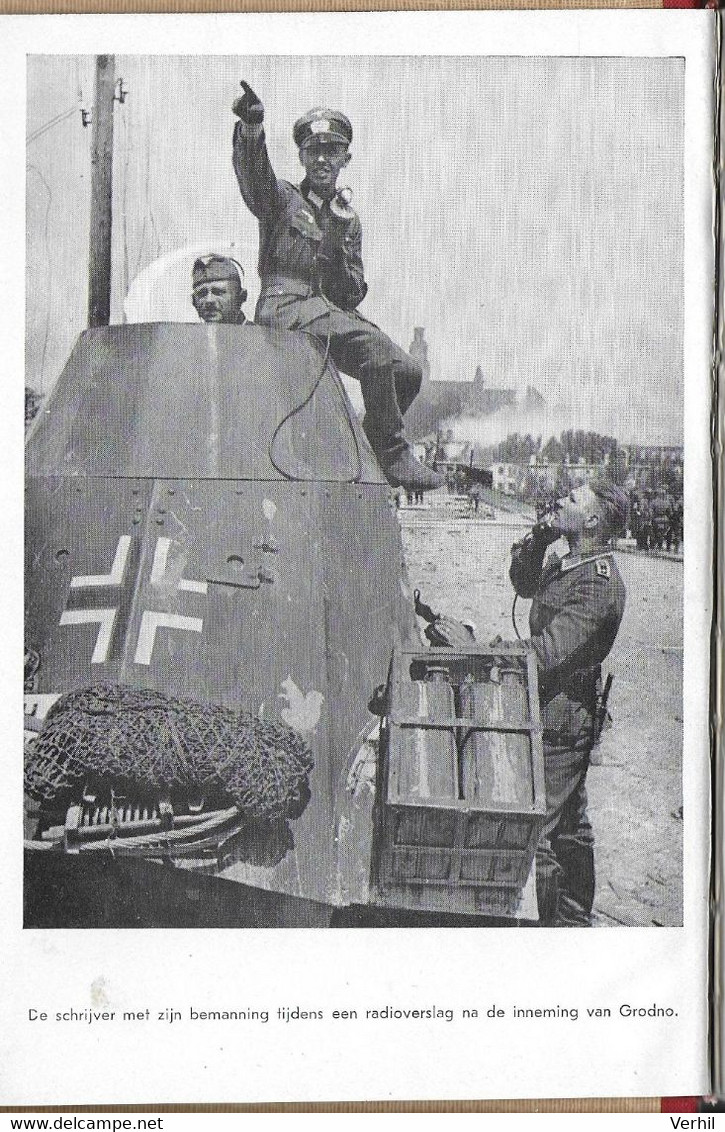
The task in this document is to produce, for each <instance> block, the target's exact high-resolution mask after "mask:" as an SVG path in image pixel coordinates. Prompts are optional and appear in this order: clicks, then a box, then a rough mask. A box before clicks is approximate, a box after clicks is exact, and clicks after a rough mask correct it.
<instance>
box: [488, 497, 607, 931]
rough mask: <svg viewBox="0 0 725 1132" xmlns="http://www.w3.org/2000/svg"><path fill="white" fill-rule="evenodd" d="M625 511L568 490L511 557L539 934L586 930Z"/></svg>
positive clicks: (600, 500) (592, 895) (514, 549)
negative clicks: (534, 671)
mask: <svg viewBox="0 0 725 1132" xmlns="http://www.w3.org/2000/svg"><path fill="white" fill-rule="evenodd" d="M627 503H628V501H627V496H626V494H625V492H623V491H622V490H621V488H618V487H615V486H614V485H613V484H611V483H608V482H603V481H602V482H597V481H595V482H593V483H591V484H585V485H584V486H582V487H577V488H575V489H574V490H573V491H572V492H570V493H569V495H568V496H566V497H564V498H563V499H560V500H559V501H558V502H557V504H556V506H555V509H554V511H553V513H552V514H551V515H550V516H549V517H548V519H547V520H546V521H544V522H542V523H539V524H537V525H536V526H535V527H534V529H533V530H532V532H531V533H530V534H529V535H528V536H527V537H526V538H525V539H524V540H523V542H520V543H516V544H515V545H514V547H513V550H512V560H511V569H510V578H511V581H512V583H513V586H514V589H515V590H516V592H517V594H520V595H521V596H522V597H527V598H532V599H533V600H532V605H531V612H530V614H529V628H530V634H531V635H530V638H529V644H530V645H531V647H532V648H533V650H534V652H535V653H536V659H537V662H538V672H539V696H540V701H541V715H542V726H543V731H544V779H545V784H546V808H547V814H546V822H545V825H544V829H543V831H542V835H541V839H540V841H539V846H538V849H537V852H536V880H537V897H538V902H539V919H540V922H541V924H542V925H543V926H556V927H568V926H571V927H574V926H582V927H584V926H588V925H589V924H590V917H591V911H592V906H593V902H594V846H593V838H592V830H591V826H590V824H589V821H588V818H587V812H586V806H587V796H586V787H585V779H586V774H587V769H588V767H589V758H590V755H591V751H592V747H593V746H594V744H595V742H596V741H597V739H598V732H599V730H600V727H601V724H602V722H603V720H602V707H601V703H600V694H601V669H600V665H601V663H602V661H603V660H604V658H605V657H606V656H607V654H608V653H609V651H610V649H611V648H612V645H613V644H614V640H615V637H616V635H617V631H618V629H619V626H620V623H621V620H622V615H623V613H624V602H625V588H624V582H623V581H622V578H621V576H620V574H619V570H618V569H617V565H616V562H615V561H614V557H613V555H612V552H611V550H609V549H608V547H607V543H608V541H609V539H610V538H611V537H612V536H613V535H614V534H616V533H617V532H618V530H620V529H621V528H623V527H624V524H625V522H626V519H627ZM562 535H563V536H564V537H565V538H566V540H567V542H568V544H569V553H568V554H567V555H566V556H565V557H563V558H559V557H557V556H553V557H551V558H550V559H549V561H548V562H547V563H546V565H544V557H545V555H546V550H547V547H548V546H549V545H550V544H551V543H552V542H554V541H556V540H557V539H558V538H560V537H561V536H562Z"/></svg>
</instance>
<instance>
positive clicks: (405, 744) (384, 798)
mask: <svg viewBox="0 0 725 1132" xmlns="http://www.w3.org/2000/svg"><path fill="white" fill-rule="evenodd" d="M440 669H443V670H445V673H446V674H447V683H448V687H449V689H450V695H449V696H448V703H449V705H450V707H449V708H448V710H441V705H442V704H444V703H445V702H446V697H445V695H444V694H443V692H442V687H441V686H442V683H443V680H442V678H441V677H440V675H439V676H436V675H435V673H436V670H440ZM431 673H433V675H431ZM431 685H433V686H434V688H433V692H432V693H431ZM421 688H424V689H426V691H425V692H424V693H423V692H421ZM431 707H432V710H431ZM451 751H453V756H452V755H451ZM381 758H382V774H381V775H380V776H379V779H378V781H379V788H378V814H377V822H376V835H377V837H376V839H377V854H376V860H377V880H378V883H379V885H380V886H381V888H382V889H383V890H385V888H386V887H387V888H396V889H399V888H400V887H401V886H403V887H407V886H412V887H414V888H415V889H416V890H417V902H418V903H420V892H421V890H424V889H426V888H427V889H428V891H429V892H430V896H431V898H432V899H431V904H435V905H436V906H438V907H440V903H441V891H440V890H441V889H448V890H449V894H450V895H449V898H448V904H449V906H450V907H451V909H452V910H455V904H456V896H455V893H456V892H459V893H460V896H461V897H463V895H464V891H465V893H466V894H467V895H468V896H469V897H470V898H472V899H473V902H474V904H475V907H476V908H477V909H478V910H479V911H483V912H490V914H492V915H507V914H513V913H514V912H515V910H516V907H517V906H518V902H519V900H520V897H521V892H522V889H523V887H524V885H525V884H526V881H527V879H528V877H529V873H530V871H531V865H532V862H533V858H534V853H535V850H536V845H537V842H538V839H539V834H540V831H541V828H542V826H543V823H544V817H545V813H546V800H545V790H544V762H543V752H542V741H541V722H540V716H539V698H538V686H537V676H536V662H535V657H534V655H533V653H532V652H531V650H530V649H527V648H525V647H524V646H513V645H511V646H508V647H502V648H501V649H498V650H493V649H492V648H491V647H490V646H489V647H487V649H485V650H483V649H478V648H472V649H470V650H467V651H454V650H452V649H432V648H431V649H425V650H420V651H408V650H400V651H396V652H395V653H394V655H393V660H392V664H391V669H390V676H389V685H388V709H387V716H386V719H385V726H384V742H383V743H382V744H381ZM433 889H436V890H437V891H436V892H435V894H434V893H433V892H432V891H431V890H433ZM470 902H471V901H470V899H469V900H468V904H469V905H470Z"/></svg>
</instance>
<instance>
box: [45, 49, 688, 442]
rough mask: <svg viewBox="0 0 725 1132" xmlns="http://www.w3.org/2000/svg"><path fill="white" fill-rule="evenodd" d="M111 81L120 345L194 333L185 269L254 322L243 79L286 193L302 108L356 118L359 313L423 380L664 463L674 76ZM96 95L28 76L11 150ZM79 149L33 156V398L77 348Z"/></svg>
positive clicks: (419, 70)
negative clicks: (523, 410)
mask: <svg viewBox="0 0 725 1132" xmlns="http://www.w3.org/2000/svg"><path fill="white" fill-rule="evenodd" d="M240 49H243V45H241V44H240ZM116 69H117V74H119V75H121V76H123V79H124V85H125V86H126V87H127V89H128V91H129V93H128V98H127V100H126V102H125V104H124V105H123V106H120V105H116V110H115V123H116V154H115V163H114V189H115V210H114V314H113V317H114V321H120V320H121V319H122V318H123V317H124V313H123V312H124V301H125V307H126V312H127V316H128V318H129V319H130V320H137V319H143V320H148V319H174V320H195V317H196V316H195V314H194V311H193V309H192V308H191V306H190V305H189V302H188V272H189V267H190V263H191V261H192V260H193V258H194V255H195V254H197V253H198V252H199V251H210V250H220V251H223V250H228V249H229V248H233V249H234V251H235V253H236V254H237V256H238V258H241V260H242V262H243V263H244V265H245V268H246V269H247V274H248V278H249V283H250V286H249V290H250V296H251V297H252V298H256V292H257V279H256V260H257V225H256V221H254V219H253V218H252V217H251V216H250V215H249V214H248V212H247V210H246V208H245V206H244V203H243V201H242V200H241V197H240V196H239V192H238V189H237V185H236V180H235V178H234V174H233V172H232V168H231V161H230V153H231V132H232V126H233V121H234V119H233V117H232V114H231V112H230V109H229V107H230V104H231V102H232V100H233V98H234V97H235V95H236V94H237V93H238V90H239V86H238V84H239V79H240V78H242V77H244V78H246V79H247V80H248V81H249V82H250V83H251V85H252V86H253V87H254V89H255V90H256V91H257V93H258V94H259V95H260V97H261V98H262V100H263V102H264V104H265V108H266V111H267V117H266V129H267V136H268V143H269V149H270V154H271V157H272V162H273V165H274V167H275V169H276V172H277V174H278V176H280V177H285V178H288V179H290V180H294V181H299V180H300V178H301V175H302V171H301V167H300V165H299V162H298V159H297V153H296V150H295V148H294V145H293V142H292V137H291V126H292V123H293V121H294V120H295V118H297V117H298V116H299V115H300V114H302V113H303V112H304V111H306V110H308V109H309V108H310V107H311V106H314V105H320V104H323V105H324V104H328V105H331V106H333V107H339V108H340V109H342V110H344V111H345V113H347V114H348V116H349V117H350V118H351V120H352V123H353V128H354V139H353V145H352V153H353V159H352V161H351V163H350V165H349V167H348V169H347V170H346V171H345V174H344V181H345V183H346V184H348V185H350V187H351V188H352V190H353V204H354V207H355V208H356V210H357V211H358V212H359V214H360V216H361V219H362V223H363V253H364V261H365V267H366V276H367V281H368V285H369V293H368V297H367V298H366V300H365V302H364V303H363V304H362V307H361V312H362V313H363V314H365V316H366V317H368V318H370V319H371V320H372V321H374V322H376V323H377V324H378V325H380V326H382V327H383V328H384V329H385V330H386V331H388V333H390V334H391V336H392V337H394V338H395V339H396V340H397V341H399V342H400V343H401V344H402V345H404V346H408V345H409V343H410V341H411V339H412V335H413V327H414V326H424V327H425V331H426V338H427V341H428V343H429V351H430V358H431V369H432V376H433V377H434V378H446V379H449V380H461V379H466V380H471V379H472V377H473V374H474V371H475V368H476V365H479V364H480V365H481V367H482V370H483V373H484V375H485V377H486V379H487V380H488V381H489V382H490V384H491V385H493V386H497V387H498V386H506V387H514V388H517V389H519V390H521V391H523V390H524V389H525V387H526V386H527V385H529V384H531V385H534V386H536V387H537V388H538V389H539V390H540V392H541V393H542V394H543V395H544V396H545V397H546V399H547V402H548V404H549V407H550V413H549V418H550V419H553V420H554V421H557V422H558V420H559V419H560V420H561V422H562V427H571V425H572V424H580V425H581V427H585V428H589V427H592V428H598V429H600V430H602V431H606V432H608V433H613V434H614V435H616V436H618V437H619V438H620V439H622V440H629V439H634V438H637V439H640V440H642V441H643V442H644V441H649V442H650V443H658V442H660V443H666V442H670V443H678V442H680V441H681V430H682V408H683V405H682V402H683V388H682V368H683V356H682V337H683V271H682V256H683V211H682V208H683V206H682V194H683V182H682V177H683V168H682V165H683V159H682V155H683V82H684V66H683V63H682V61H681V60H678V59H666V58H652V59H644V58H637V59H575V58H561V59H555V58H541V59H535V58H502V57H491V58H486V57H475V58H473V57H472V58H450V57H444V58H440V57H435V56H430V57H417V58H408V57H406V58H394V57H388V58H369V57H366V58H361V57H355V58H329V57H315V58H309V57H299V58H297V57H261V58H260V57H257V58H248V59H241V58H231V57H230V58H222V57H214V58H212V57H201V58H200V57H194V58H177V57H120V56H119V57H117V59H116ZM92 80H93V60H92V59H90V58H88V57H84V58H81V59H73V58H68V57H63V58H61V57H42V58H41V57H31V58H30V59H29V63H28V134H29V135H30V136H32V135H33V133H34V132H35V131H36V130H37V129H39V128H40V127H41V126H43V125H44V124H45V123H46V122H48V121H50V120H51V119H52V118H53V117H54V116H55V115H56V114H61V113H62V112H63V111H65V110H66V109H69V108H70V109H72V108H73V107H74V106H76V107H78V106H79V105H80V104H81V103H82V104H83V105H84V106H85V107H87V108H89V107H90V106H91V105H92V97H93V91H92ZM90 135H91V131H90V130H89V129H86V130H84V129H83V127H82V126H81V124H80V114H79V113H76V114H71V115H70V116H69V117H68V118H66V119H64V120H62V121H60V122H59V123H58V125H56V126H54V127H51V128H50V129H49V130H48V131H47V132H45V133H44V134H42V135H41V136H40V137H38V138H37V139H35V140H34V141H31V142H30V144H29V146H28V272H27V310H28V319H27V335H28V379H29V382H30V383H31V384H33V385H35V386H36V388H43V389H46V390H47V389H48V388H50V387H51V386H52V384H53V382H54V381H55V379H56V378H57V375H58V373H59V371H60V369H61V368H62V365H63V363H64V361H65V359H66V357H67V354H68V352H69V350H70V348H71V346H72V343H73V340H74V338H75V335H76V334H77V333H78V332H79V331H80V330H81V329H82V328H83V325H84V317H85V305H86V271H87V242H88V237H87V225H88V193H89V184H90V172H89V155H90V140H91V139H90ZM127 293H128V294H127ZM252 309H253V308H252ZM250 313H251V310H250ZM552 411H553V412H552ZM557 414H559V415H557Z"/></svg>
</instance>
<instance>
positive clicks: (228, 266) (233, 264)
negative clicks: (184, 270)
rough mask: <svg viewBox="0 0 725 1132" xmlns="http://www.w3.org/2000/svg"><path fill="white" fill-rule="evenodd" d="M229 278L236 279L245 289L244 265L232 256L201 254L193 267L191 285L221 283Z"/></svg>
mask: <svg viewBox="0 0 725 1132" xmlns="http://www.w3.org/2000/svg"><path fill="white" fill-rule="evenodd" d="M227 279H236V280H237V282H238V283H239V284H240V285H241V287H242V290H244V271H243V269H242V265H241V264H239V263H237V261H236V260H235V259H232V258H231V256H226V255H216V254H214V253H212V254H211V255H202V256H199V258H198V259H197V260H195V261H194V266H193V267H192V269H191V285H192V287H199V286H200V285H201V284H202V283H220V282H223V281H225V280H227Z"/></svg>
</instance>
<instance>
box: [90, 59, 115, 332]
mask: <svg viewBox="0 0 725 1132" xmlns="http://www.w3.org/2000/svg"><path fill="white" fill-rule="evenodd" d="M115 88H116V76H115V59H114V56H113V55H98V56H97V57H96V95H95V102H94V106H93V140H92V146H91V231H90V246H89V254H88V325H89V326H108V323H109V322H110V318H111V210H112V182H113V102H114V94H115Z"/></svg>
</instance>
